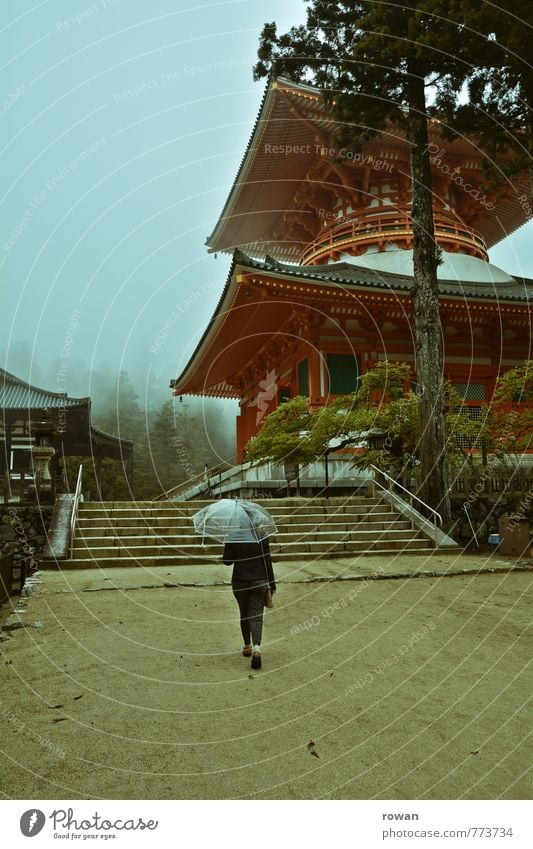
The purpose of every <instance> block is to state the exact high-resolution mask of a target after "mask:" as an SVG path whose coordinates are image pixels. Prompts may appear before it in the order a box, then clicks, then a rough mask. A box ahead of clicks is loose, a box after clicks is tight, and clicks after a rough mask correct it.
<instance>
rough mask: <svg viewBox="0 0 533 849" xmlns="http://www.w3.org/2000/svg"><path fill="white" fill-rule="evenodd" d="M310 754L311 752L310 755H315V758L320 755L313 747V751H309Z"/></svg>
mask: <svg viewBox="0 0 533 849" xmlns="http://www.w3.org/2000/svg"><path fill="white" fill-rule="evenodd" d="M311 754H312V755H314V756H315V758H319V757H320V755H319V754H318V752H315V750H314V749H313V751H312V752H311Z"/></svg>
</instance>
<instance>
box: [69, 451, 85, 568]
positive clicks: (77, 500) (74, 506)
mask: <svg viewBox="0 0 533 849" xmlns="http://www.w3.org/2000/svg"><path fill="white" fill-rule="evenodd" d="M82 477H83V466H82V465H81V463H80V467H79V469H78V479H77V481H76V489H75V491H74V502H73V504H72V514H71V517H70V559H71V560H72V554H73V551H74V528H75V527H76V520H77V518H78V507H79V504H80V498H81V481H82Z"/></svg>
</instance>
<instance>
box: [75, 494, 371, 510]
mask: <svg viewBox="0 0 533 849" xmlns="http://www.w3.org/2000/svg"><path fill="white" fill-rule="evenodd" d="M372 500H379V497H378V496H376V497H373V496H366V495H351V496H349V497H344V496H341V495H336V496H332V497H331V498H323V497H319V498H296V497H290V498H254V499H253V503H254V504H259V505H260V506H261V507H264V508H265V509H267V510H269V509H270V507H290V508H291V509H293V508H296V507H302V506H303V507H305V506H306V505H309V504H333V505H335V504H348V503H351V504H366V503H367V502H368V501H372ZM216 503H217V499H202V500H198V501H83V502H82V503H81V504H80V509H87V508H88V509H110V508H113V507H118V508H121V509H122V508H135V509H137V508H139V507H140V508H145V507H146V508H153V507H168V506H170V507H184V508H186V509H191V510H193V512H196V511H197V510H201V509H202V507H207V506H208V505H209V504H216Z"/></svg>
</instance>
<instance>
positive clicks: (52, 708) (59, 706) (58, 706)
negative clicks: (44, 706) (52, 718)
mask: <svg viewBox="0 0 533 849" xmlns="http://www.w3.org/2000/svg"><path fill="white" fill-rule="evenodd" d="M48 707H49V709H50V710H54V708H62V707H64V705H48Z"/></svg>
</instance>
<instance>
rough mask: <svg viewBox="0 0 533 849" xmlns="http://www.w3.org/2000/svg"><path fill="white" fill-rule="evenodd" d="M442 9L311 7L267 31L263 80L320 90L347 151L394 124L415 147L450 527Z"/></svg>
mask: <svg viewBox="0 0 533 849" xmlns="http://www.w3.org/2000/svg"><path fill="white" fill-rule="evenodd" d="M446 6H447V4H446V3H439V2H438V0H432V2H430V0H427V2H425V3H424V2H419V3H416V2H412V3H410V4H409V5H406V4H404V3H397V2H389V3H359V2H353V0H348V1H347V2H338V3H331V2H328V1H327V0H310V2H309V8H308V14H307V25H306V26H300V27H293V28H292V29H291V30H290V31H289V32H288V33H286V34H284V35H280V36H278V34H277V31H276V25H275V24H274V23H270V24H265V27H264V29H263V32H262V36H261V42H260V46H259V50H258V57H259V62H258V63H257V65H256V67H255V70H254V76H255V78H256V79H258V78H260V77H262V76H265V75H267V74H271V75H273V76H274V77H276V76H279V75H282V74H283V75H284V76H287V77H289V79H291V80H294V81H303V80H305V81H309V77H310V76H311V79H312V81H313V82H314V83H315V84H316V85H317V86H318V87H319V88H320V89H321V91H322V93H323V97H324V99H325V102H326V104H327V105H328V106H329V108H330V109H331V111H332V113H333V115H334V117H335V118H336V119H337V121H338V122H339V124H340V128H341V129H340V131H339V141H340V142H341V143H342V142H345V140H346V138H349V139H350V142H351V144H352V145H354V144H356V143H359V144H362V143H363V142H364V141H365V140H366V139H368V138H370V137H372V136H374V135H376V134H377V133H378V132H379V131H380V130H383V129H384V128H386V127H387V126H390V125H391V124H393V125H395V126H396V127H401V128H403V129H404V131H405V135H406V138H407V141H408V143H409V146H410V155H411V177H412V222H413V264H414V286H413V301H414V304H413V307H414V322H415V328H414V330H415V345H416V372H417V381H418V384H419V386H420V389H421V393H422V394H421V403H420V422H419V424H420V462H421V489H422V498H423V499H424V500H425V501H427V503H428V504H429V505H430V506H431V507H433V508H434V509H437V510H438V511H439V512H440V513H441V514H442V516H443V519H444V522H445V524H446V525H448V524H449V522H450V499H449V470H448V458H447V437H446V427H445V396H444V385H443V350H442V332H441V321H440V312H439V299H438V285H437V266H438V264H439V249H438V246H437V244H436V242H435V238H434V224H433V207H432V187H431V169H430V159H429V151H428V147H429V145H428V125H427V122H428V102H427V91H428V89H429V88H431V90H432V91H438V90H439V89H440V90H441V91H442V93H443V96H447V97H448V98H449V97H450V91H451V82H450V81H451V79H452V78H453V75H454V74H455V75H456V74H457V73H458V71H457V62H456V60H455V59H454V55H455V48H456V46H457V42H456V39H457V27H456V26H455V25H454V24H453V23H450V22H449V21H448V19H447V18H446V15H441V14H439V11H441V10H442V9H443V8H444V7H446Z"/></svg>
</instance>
